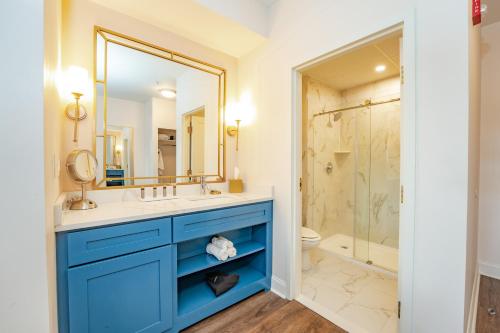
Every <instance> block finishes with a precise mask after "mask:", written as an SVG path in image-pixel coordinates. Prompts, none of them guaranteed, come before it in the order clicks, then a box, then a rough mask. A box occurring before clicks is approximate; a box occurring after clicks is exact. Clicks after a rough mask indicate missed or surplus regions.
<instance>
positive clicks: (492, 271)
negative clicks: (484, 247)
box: [479, 262, 500, 280]
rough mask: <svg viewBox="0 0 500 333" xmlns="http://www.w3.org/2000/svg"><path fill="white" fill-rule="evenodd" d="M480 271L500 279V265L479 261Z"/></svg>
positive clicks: (482, 273)
mask: <svg viewBox="0 0 500 333" xmlns="http://www.w3.org/2000/svg"><path fill="white" fill-rule="evenodd" d="M479 273H480V274H481V275H486V276H489V277H492V278H494V279H497V280H500V266H498V265H494V264H490V263H487V262H480V263H479Z"/></svg>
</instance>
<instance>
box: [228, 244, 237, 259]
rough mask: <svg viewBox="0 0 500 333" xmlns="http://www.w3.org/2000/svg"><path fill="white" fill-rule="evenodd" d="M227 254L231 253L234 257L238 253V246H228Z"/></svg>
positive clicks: (230, 255) (230, 256)
mask: <svg viewBox="0 0 500 333" xmlns="http://www.w3.org/2000/svg"><path fill="white" fill-rule="evenodd" d="M227 254H228V255H229V258H232V257H234V256H236V254H237V252H236V248H235V247H234V246H232V247H230V248H228V249H227Z"/></svg>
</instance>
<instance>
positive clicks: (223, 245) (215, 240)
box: [212, 236, 234, 249]
mask: <svg viewBox="0 0 500 333" xmlns="http://www.w3.org/2000/svg"><path fill="white" fill-rule="evenodd" d="M212 244H214V245H215V246H217V247H218V248H219V249H229V248H231V247H234V244H233V242H231V241H230V240H229V239H227V238H225V237H222V236H218V237H212Z"/></svg>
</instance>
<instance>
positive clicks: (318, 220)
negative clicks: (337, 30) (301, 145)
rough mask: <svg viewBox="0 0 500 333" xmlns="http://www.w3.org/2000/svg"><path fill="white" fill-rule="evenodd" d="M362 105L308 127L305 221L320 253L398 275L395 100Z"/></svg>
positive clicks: (397, 104) (316, 119)
mask: <svg viewBox="0 0 500 333" xmlns="http://www.w3.org/2000/svg"><path fill="white" fill-rule="evenodd" d="M361 104H362V105H364V106H362V107H361V106H355V107H346V108H337V109H335V110H339V111H335V112H325V113H324V114H321V115H319V116H315V117H314V118H313V119H312V121H311V123H310V125H309V126H310V129H311V130H312V136H311V139H312V140H313V143H312V145H311V146H312V147H313V148H312V149H313V154H312V156H313V158H312V165H311V167H312V168H311V172H310V174H309V176H310V177H311V178H312V188H310V189H309V191H312V193H309V196H310V197H311V200H310V203H309V207H308V214H309V216H308V217H309V218H310V219H312V224H313V225H312V227H313V228H314V229H315V230H316V231H319V233H320V235H321V238H322V242H321V245H320V248H321V249H322V250H324V251H328V252H333V253H336V254H340V255H343V256H348V257H350V258H354V259H356V260H359V261H362V262H365V263H368V264H374V265H376V266H379V267H382V268H384V269H387V270H391V271H397V267H398V247H399V244H398V242H399V205H400V203H399V188H400V176H399V166H400V135H399V129H400V112H399V111H400V102H399V96H398V97H394V96H392V98H386V99H379V100H378V101H377V100H375V99H374V100H373V102H372V101H371V100H368V101H363V102H362V103H358V104H357V105H361ZM354 105H356V104H354ZM311 127H312V128H311Z"/></svg>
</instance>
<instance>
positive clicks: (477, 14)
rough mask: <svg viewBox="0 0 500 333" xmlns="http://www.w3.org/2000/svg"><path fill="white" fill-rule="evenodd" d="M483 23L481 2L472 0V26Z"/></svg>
mask: <svg viewBox="0 0 500 333" xmlns="http://www.w3.org/2000/svg"><path fill="white" fill-rule="evenodd" d="M479 23H481V0H472V24H474V25H476V24H479Z"/></svg>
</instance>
